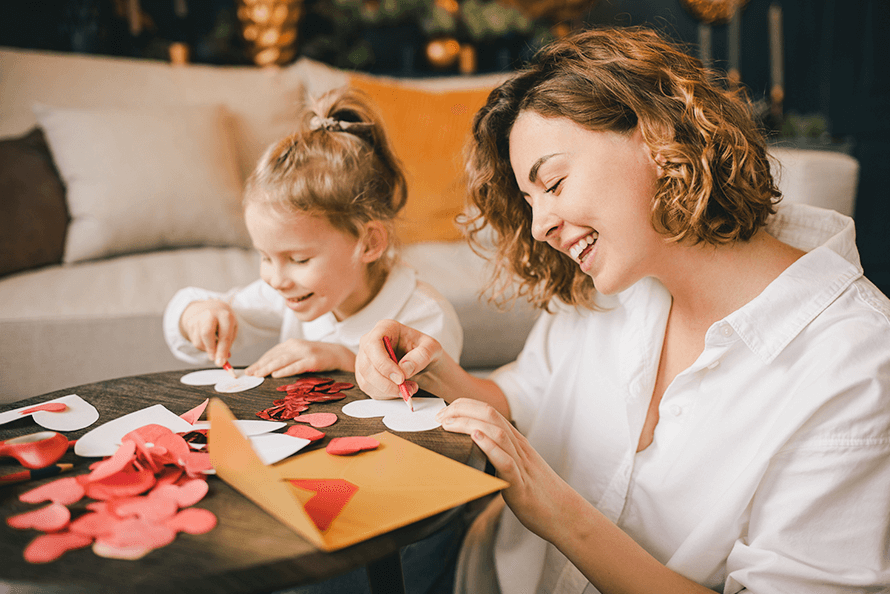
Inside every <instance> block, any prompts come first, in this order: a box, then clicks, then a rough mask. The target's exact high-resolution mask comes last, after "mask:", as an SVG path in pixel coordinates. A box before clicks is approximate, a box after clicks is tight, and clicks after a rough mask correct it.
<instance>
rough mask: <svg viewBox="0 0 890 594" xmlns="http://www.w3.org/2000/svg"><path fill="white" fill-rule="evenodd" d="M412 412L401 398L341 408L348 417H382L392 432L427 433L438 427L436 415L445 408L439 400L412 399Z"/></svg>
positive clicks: (363, 402)
mask: <svg viewBox="0 0 890 594" xmlns="http://www.w3.org/2000/svg"><path fill="white" fill-rule="evenodd" d="M411 402H412V403H413V404H414V412H411V411H410V410H408V407H407V406H406V405H405V401H404V400H402V399H401V398H399V399H394V400H370V399H368V400H355V401H353V402H350V403H349V404H347V405H346V406H344V407H343V412H344V413H346V414H347V415H349V416H350V417H356V418H359V419H367V418H370V417H383V424H384V425H386V427H387V428H389V429H392V430H393V431H429V430H430V429H435V428H436V427H438V426H439V425H440V423H439V421H437V420H436V413H437V412H439V411H440V410H442V409H443V408H445V401H444V400H442V399H441V398H412V399H411Z"/></svg>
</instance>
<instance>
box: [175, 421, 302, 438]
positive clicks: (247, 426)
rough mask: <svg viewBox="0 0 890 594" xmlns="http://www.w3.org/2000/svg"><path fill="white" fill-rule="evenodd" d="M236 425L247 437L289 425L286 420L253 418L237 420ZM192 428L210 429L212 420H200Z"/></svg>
mask: <svg viewBox="0 0 890 594" xmlns="http://www.w3.org/2000/svg"><path fill="white" fill-rule="evenodd" d="M235 426H236V427H238V430H239V431H240V432H241V435H243V436H245V437H252V436H254V435H260V434H262V433H270V432H272V431H275V430H276V429H281V428H282V427H285V426H287V423H285V422H284V421H257V420H253V419H244V420H240V419H239V420H236V421H235ZM192 429H210V421H198V422H197V423H195V424H194V425H192Z"/></svg>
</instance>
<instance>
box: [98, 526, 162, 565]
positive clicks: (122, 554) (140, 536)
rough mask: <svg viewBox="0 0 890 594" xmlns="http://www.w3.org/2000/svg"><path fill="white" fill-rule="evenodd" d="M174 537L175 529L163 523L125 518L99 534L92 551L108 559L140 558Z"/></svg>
mask: <svg viewBox="0 0 890 594" xmlns="http://www.w3.org/2000/svg"><path fill="white" fill-rule="evenodd" d="M175 538H176V531H175V530H173V529H171V528H168V527H167V526H165V525H163V524H154V523H152V522H149V521H147V520H144V519H142V518H127V519H126V520H123V521H121V522H119V523H117V524H115V525H114V526H113V528H112V530H111V531H110V532H108V533H106V534H102V535H99V536H98V537H97V538H96V542H94V543H93V552H94V553H96V554H97V555H99V556H100V557H107V558H109V559H129V560H132V559H140V558H142V557H144V556H145V555H146V554H148V553H150V552H151V551H153V550H154V549H157V548H160V547H164V546H167V545H168V544H170V543H171V542H173V540H174V539H175Z"/></svg>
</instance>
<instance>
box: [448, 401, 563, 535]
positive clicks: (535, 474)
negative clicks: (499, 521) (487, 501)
mask: <svg viewBox="0 0 890 594" xmlns="http://www.w3.org/2000/svg"><path fill="white" fill-rule="evenodd" d="M436 418H437V419H438V420H439V421H440V422H441V423H442V427H443V428H444V429H445V430H446V431H453V432H456V433H466V434H467V435H469V436H470V437H472V439H473V441H474V442H476V444H477V445H478V446H479V448H480V449H481V450H482V451H483V452H484V453H485V455H486V456H487V457H488V459H489V461H491V463H492V465H493V466H494V467H495V469H496V470H497V475H498V476H499V477H500V478H502V479H504V480H505V481H507V482H508V483H510V486H509V487H508V488H507V489H505V490H504V491H503V492H502V493H503V496H504V501H506V503H507V505H509V506H510V509H512V510H513V513H514V514H516V517H517V518H519V521H521V522H522V523H523V525H524V526H525V527H526V528H528V529H529V530H531V531H532V532H534V533H535V534H537V535H538V536H540V537H541V538H543V539H545V540H548V541H551V542H553V540H554V539H555V538H556V537H557V536H558V533H559V531H560V530H564V529H565V525H566V518H565V513H566V511H567V509H569V507H568V506H567V505H565V502H566V500H567V499H569V498H572V497H576V496H577V494H576V493H575V491H574V490H573V489H572V488H571V487H570V486H569V485H568V484H567V483H566V482H565V481H563V480H562V479H561V478H560V477H559V475H557V474H556V472H555V471H554V470H553V469H552V468H551V467H550V466H549V465H548V464H547V463H546V462H545V461H544V459H543V458H541V456H540V455H539V454H538V452H536V451H535V449H534V448H532V446H531V445H530V444H529V442H528V440H527V439H526V438H525V436H523V435H522V434H521V433H519V431H518V430H517V429H516V428H515V427H513V425H512V424H510V422H509V421H507V419H506V418H504V416H503V415H501V414H500V413H499V412H498V411H497V410H495V409H494V408H493V407H492V406H490V405H488V404H486V403H484V402H480V401H478V400H473V399H469V398H459V399H457V400H455V401H454V402H452V403H451V404H450V405H449V406H448V407H446V408H444V409H443V410H441V411H439V413H438V415H437V417H436Z"/></svg>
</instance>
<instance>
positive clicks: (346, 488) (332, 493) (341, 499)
mask: <svg viewBox="0 0 890 594" xmlns="http://www.w3.org/2000/svg"><path fill="white" fill-rule="evenodd" d="M290 482H291V484H293V485H294V486H297V487H299V488H301V489H306V490H307V491H315V495H313V496H312V498H311V499H310V500H309V501H307V502H306V505H304V506H303V507H304V508H305V510H306V513H307V514H309V518H310V519H311V520H312V521H313V522H314V523H315V525H316V526H318V529H319V530H321V531H322V532H324V531H325V530H327V529H328V527H329V526H330V525H331V522H333V521H334V518H336V517H337V516H339V515H340V512H341V511H343V508H344V507H345V506H346V504H347V503H348V502H349V500H350V499H352V496H353V495H355V492H356V491H358V487H357V486H355V485H353V484H352V483H350V482H349V481H345V480H343V479H292V480H291V481H290Z"/></svg>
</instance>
